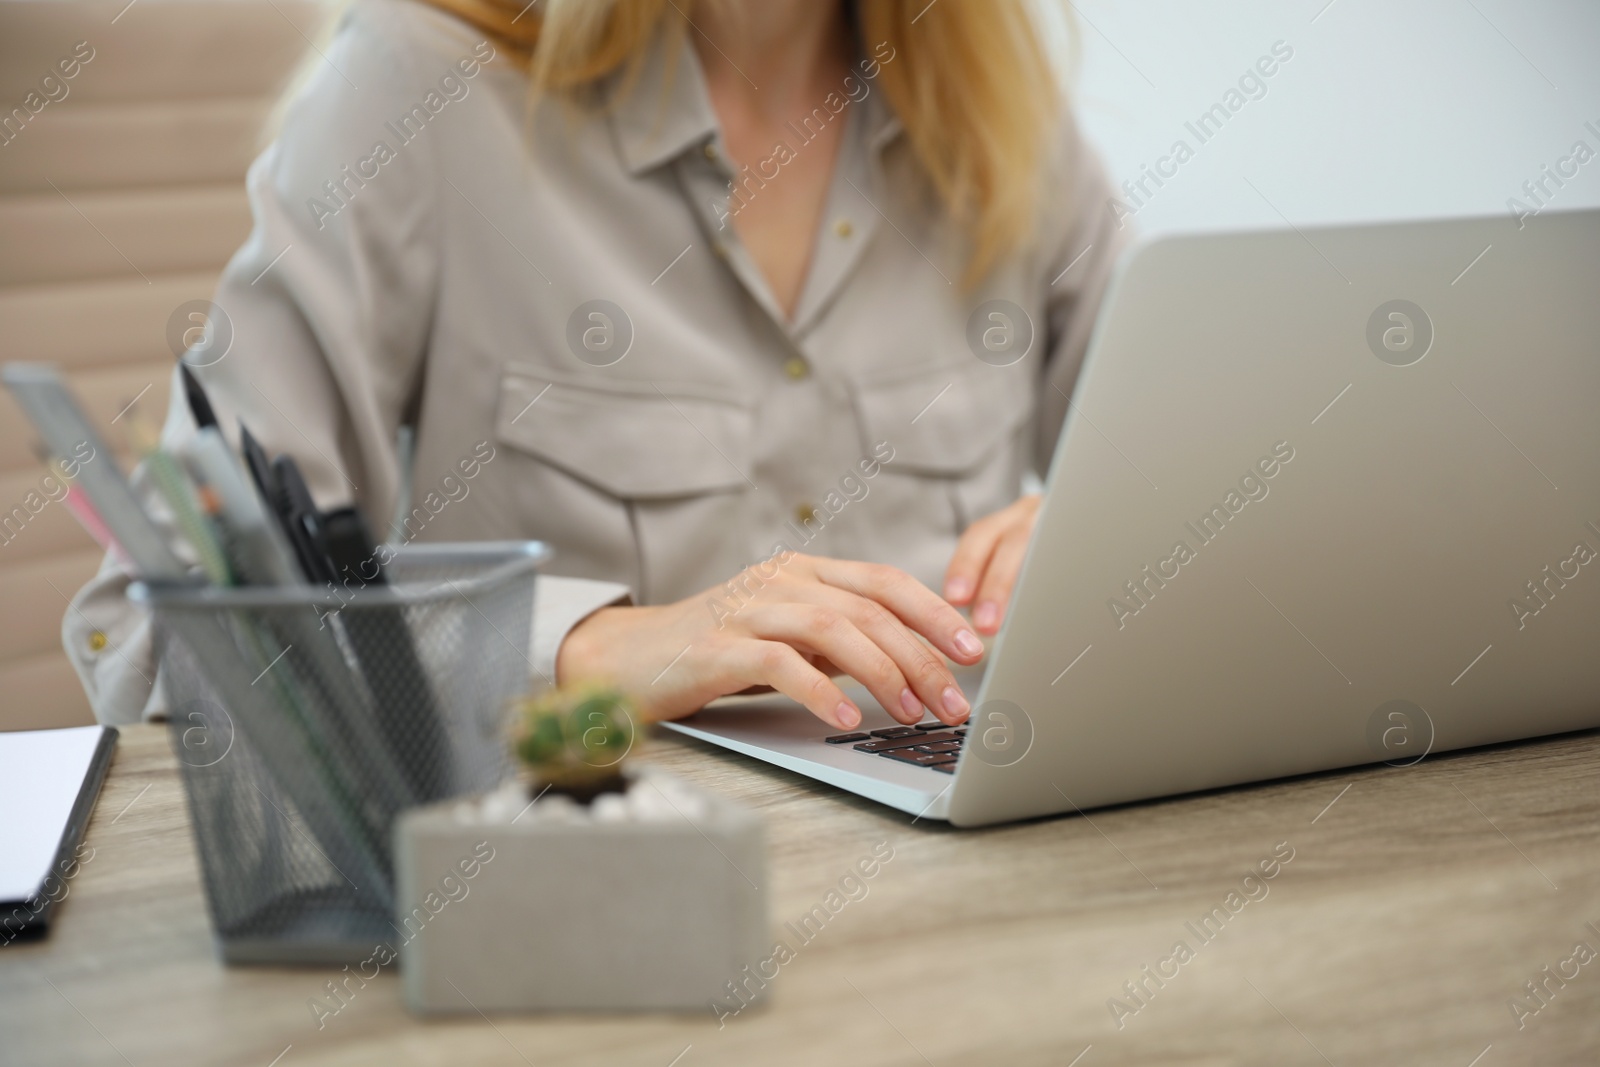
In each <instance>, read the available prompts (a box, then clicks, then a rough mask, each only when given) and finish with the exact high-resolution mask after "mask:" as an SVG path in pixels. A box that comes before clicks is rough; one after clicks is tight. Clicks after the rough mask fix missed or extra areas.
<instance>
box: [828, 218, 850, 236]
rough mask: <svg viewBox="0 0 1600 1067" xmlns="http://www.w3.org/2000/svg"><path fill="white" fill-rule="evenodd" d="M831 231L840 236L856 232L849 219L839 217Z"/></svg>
mask: <svg viewBox="0 0 1600 1067" xmlns="http://www.w3.org/2000/svg"><path fill="white" fill-rule="evenodd" d="M833 232H834V233H836V234H838V235H839V236H840V237H849V236H850V235H851V234H853V233H855V232H856V228H855V227H854V226H852V225H850V220H849V219H840V220H839V221H838V222H836V223H834V224H833Z"/></svg>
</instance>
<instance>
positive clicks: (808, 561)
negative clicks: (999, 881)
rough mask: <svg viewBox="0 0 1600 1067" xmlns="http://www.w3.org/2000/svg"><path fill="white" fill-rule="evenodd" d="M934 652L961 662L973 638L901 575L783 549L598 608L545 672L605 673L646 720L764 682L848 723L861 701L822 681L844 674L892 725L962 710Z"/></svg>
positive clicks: (971, 654) (853, 723) (958, 715)
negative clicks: (696, 581) (718, 582)
mask: <svg viewBox="0 0 1600 1067" xmlns="http://www.w3.org/2000/svg"><path fill="white" fill-rule="evenodd" d="M919 635H920V636H919ZM922 638H926V639H927V641H928V642H931V643H932V645H933V648H931V649H930V648H929V647H928V645H927V644H925V643H924V642H923V640H922ZM935 650H937V651H935ZM941 652H942V653H943V654H944V655H946V656H949V657H950V658H951V659H952V660H955V661H956V662H957V663H961V664H963V665H970V664H973V663H976V662H977V661H978V660H980V659H982V658H983V644H982V642H980V641H979V640H978V638H977V635H975V634H974V633H973V632H972V631H971V630H969V629H968V628H967V624H966V621H965V620H964V619H962V617H961V614H960V612H958V611H956V610H955V609H954V608H952V607H951V606H950V605H949V604H946V603H945V602H944V601H943V600H941V599H940V598H939V597H938V596H937V595H936V594H934V593H933V592H931V591H929V590H928V589H927V587H925V586H924V585H923V584H922V583H921V582H918V581H917V580H916V579H915V578H912V577H911V576H910V575H909V574H906V573H905V572H903V571H900V570H897V569H896V568H894V567H889V566H884V565H881V564H875V563H854V562H850V561H847V560H836V559H826V558H822V557H817V556H805V555H800V554H798V553H793V552H785V553H783V554H781V555H778V556H774V557H772V558H771V559H768V560H766V561H764V562H762V563H758V564H756V565H755V566H752V567H747V568H746V569H745V570H744V571H742V572H740V574H739V575H738V576H737V577H736V578H734V580H733V581H732V582H730V583H728V585H727V586H723V587H713V588H711V589H708V590H706V591H705V592H704V593H701V594H699V595H698V596H692V597H689V598H688V599H686V600H680V601H678V602H677V603H675V604H664V605H661V606H659V607H617V608H602V609H601V610H599V611H597V612H595V613H594V614H593V615H590V616H589V617H588V618H587V619H585V620H583V622H581V623H579V624H578V625H577V626H576V627H574V628H573V629H572V631H571V632H570V633H568V634H567V637H566V640H564V641H563V642H562V643H561V649H560V651H559V653H558V655H557V657H556V675H557V678H558V680H559V681H561V682H563V683H565V682H568V681H571V680H573V679H582V678H605V679H607V680H609V681H610V682H611V683H613V684H615V685H618V686H620V687H621V688H622V689H623V690H624V691H626V692H628V693H629V694H631V695H632V696H633V697H634V699H635V700H636V701H637V702H638V704H639V708H640V711H641V712H642V713H643V714H644V716H645V717H646V718H647V719H652V720H654V719H671V718H677V717H679V716H682V715H688V714H690V713H692V712H694V711H697V710H698V709H700V708H701V707H703V706H704V705H706V704H708V703H710V702H711V701H712V700H715V699H716V698H717V697H720V696H726V695H728V694H729V693H738V692H742V691H744V690H747V689H753V688H755V689H759V688H765V687H771V688H773V689H776V690H778V691H779V692H780V693H783V694H784V695H785V696H789V697H792V698H793V699H795V700H797V701H799V702H800V703H801V704H804V705H805V706H806V708H807V709H808V710H809V711H810V712H811V713H812V714H814V715H816V716H817V718H819V719H821V720H822V721H824V722H826V723H828V724H829V725H831V726H837V727H839V728H840V729H843V730H853V729H855V728H856V727H857V726H859V725H860V724H861V709H859V708H858V707H856V706H855V704H853V703H852V702H851V701H850V700H849V699H848V698H846V697H845V695H844V691H843V690H841V689H840V688H839V687H838V686H837V685H836V684H834V682H833V680H832V678H831V677H829V676H830V675H832V674H848V675H850V676H851V677H852V678H855V679H857V680H858V681H860V682H861V683H862V684H863V685H865V686H866V687H867V689H868V690H869V691H870V692H871V693H872V696H873V697H874V698H875V699H876V700H877V701H878V703H880V704H882V705H883V706H884V708H886V709H887V710H888V712H889V714H890V715H892V716H894V717H895V718H896V719H898V720H899V721H901V722H905V723H913V722H916V721H917V720H918V719H920V718H922V709H923V706H924V705H926V706H927V707H928V708H929V709H931V710H932V711H933V713H934V715H936V716H938V718H939V719H940V720H942V721H944V722H947V723H951V724H955V723H958V722H961V721H963V720H965V719H966V717H967V712H968V711H969V710H970V709H969V706H968V704H967V699H966V697H964V696H963V695H962V693H961V687H960V686H958V685H957V684H956V680H955V677H954V676H953V675H952V674H951V673H950V669H949V667H948V666H947V665H946V664H945V662H944V660H943V659H942V658H941V657H940V656H939V653H941Z"/></svg>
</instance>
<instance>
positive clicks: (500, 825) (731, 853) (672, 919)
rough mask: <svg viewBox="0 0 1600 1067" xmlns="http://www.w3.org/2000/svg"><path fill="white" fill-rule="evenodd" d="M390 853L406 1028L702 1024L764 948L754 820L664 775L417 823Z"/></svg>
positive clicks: (509, 797)
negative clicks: (587, 1014) (445, 1018)
mask: <svg viewBox="0 0 1600 1067" xmlns="http://www.w3.org/2000/svg"><path fill="white" fill-rule="evenodd" d="M395 851H396V866H397V870H396V899H397V915H396V919H395V925H396V928H397V931H398V932H399V933H400V934H401V936H402V939H403V940H404V945H403V947H402V948H401V950H400V970H401V975H402V978H403V983H404V986H405V995H406V1003H407V1006H408V1007H409V1008H410V1009H411V1010H412V1011H414V1012H421V1013H430V1014H432V1013H467V1014H472V1013H476V1012H479V1011H482V1012H486V1013H492V1012H516V1011H587V1010H593V1011H627V1010H641V1011H645V1010H649V1011H663V1010H665V1011H674V1010H682V1011H705V1010H707V1005H708V1004H709V1003H710V1002H711V1001H713V1000H715V999H718V998H721V997H726V996H727V995H728V993H727V989H728V983H729V982H730V981H731V980H733V979H734V978H736V977H737V976H738V975H739V972H740V970H741V969H742V968H743V967H744V966H745V965H746V964H749V963H750V962H751V961H753V960H758V959H760V958H761V957H762V956H763V955H764V954H765V953H766V950H767V948H768V944H767V942H768V941H769V940H770V938H769V932H768V923H767V894H766V849H765V840H764V834H763V828H762V824H761V821H760V819H759V818H758V817H757V816H756V815H755V814H754V813H753V812H750V811H748V810H746V809H744V808H741V807H739V806H737V805H734V804H731V803H729V802H727V801H725V800H722V799H721V798H718V797H716V796H714V795H711V794H709V793H706V792H703V791H701V790H699V789H697V788H695V787H693V786H691V785H688V784H687V783H685V782H683V781H682V780H681V779H677V778H674V777H672V776H670V775H666V774H663V773H661V772H658V771H652V770H643V771H640V772H637V773H635V774H631V775H630V787H629V789H628V791H627V792H626V793H625V794H621V795H619V794H610V795H606V796H602V797H600V798H598V799H596V801H595V802H594V803H593V804H592V805H591V806H589V807H587V808H585V807H580V806H579V805H576V804H574V803H572V802H571V801H570V800H568V799H567V798H566V797H561V796H553V795H546V796H544V797H542V798H541V799H539V800H538V801H536V802H534V803H532V804H531V805H530V804H529V803H528V794H527V792H526V788H525V787H523V786H519V785H515V784H513V785H511V786H508V787H506V788H505V789H503V790H501V791H499V792H496V793H493V794H489V795H488V796H485V797H482V798H477V799H474V800H469V801H455V802H447V803H443V804H437V805H433V806H430V807H425V808H418V809H415V810H413V811H411V812H408V813H407V814H406V815H405V816H403V817H402V818H401V820H400V821H399V823H398V826H397V829H396V849H395Z"/></svg>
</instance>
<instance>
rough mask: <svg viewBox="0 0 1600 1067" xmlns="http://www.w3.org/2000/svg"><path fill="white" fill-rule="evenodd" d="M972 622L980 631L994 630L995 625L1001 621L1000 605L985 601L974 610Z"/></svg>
mask: <svg viewBox="0 0 1600 1067" xmlns="http://www.w3.org/2000/svg"><path fill="white" fill-rule="evenodd" d="M972 621H973V622H974V623H976V624H977V626H978V629H980V630H992V629H994V626H995V623H997V622H999V621H1000V605H998V604H996V603H995V602H994V601H992V600H985V601H984V602H983V603H981V604H979V605H978V606H977V607H975V608H973V609H972Z"/></svg>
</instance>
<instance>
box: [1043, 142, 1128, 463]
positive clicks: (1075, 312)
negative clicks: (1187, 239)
mask: <svg viewBox="0 0 1600 1067" xmlns="http://www.w3.org/2000/svg"><path fill="white" fill-rule="evenodd" d="M1062 143H1063V146H1064V158H1063V163H1062V166H1061V168H1060V170H1059V171H1057V173H1058V174H1060V175H1061V177H1060V178H1058V179H1057V181H1056V182H1055V183H1054V184H1055V187H1056V188H1057V189H1058V190H1062V191H1063V192H1064V193H1065V195H1063V196H1060V197H1058V198H1057V202H1058V203H1060V204H1061V205H1063V206H1062V208H1061V209H1060V213H1059V214H1057V215H1056V217H1055V218H1054V219H1053V220H1052V224H1051V227H1050V228H1051V230H1053V231H1054V241H1053V247H1050V248H1048V249H1047V255H1046V259H1045V268H1046V278H1045V283H1046V284H1047V285H1048V286H1049V290H1048V294H1047V298H1046V302H1045V304H1046V307H1047V309H1048V312H1047V314H1048V317H1049V321H1048V323H1047V327H1046V330H1047V337H1048V339H1049V342H1048V343H1049V349H1048V351H1047V357H1046V361H1045V370H1044V384H1043V392H1042V395H1041V396H1040V398H1039V421H1038V438H1037V440H1036V441H1035V448H1034V463H1035V464H1036V466H1037V469H1038V471H1039V473H1040V474H1041V475H1042V474H1043V473H1044V472H1046V471H1047V470H1049V468H1050V460H1051V457H1052V456H1054V455H1055V448H1056V439H1057V438H1058V437H1060V435H1061V427H1062V424H1063V422H1064V420H1065V419H1066V416H1067V407H1068V402H1069V400H1070V398H1071V396H1072V389H1073V386H1074V385H1075V384H1076V383H1077V380H1078V372H1079V371H1080V370H1082V368H1083V358H1084V355H1085V354H1086V352H1087V351H1088V348H1089V338H1090V335H1091V334H1092V333H1093V332H1094V324H1095V319H1096V318H1097V317H1098V315H1099V312H1100V306H1101V303H1102V301H1103V299H1104V297H1105V294H1106V288H1107V286H1108V285H1109V284H1110V281H1111V275H1112V272H1113V270H1114V268H1115V267H1116V265H1117V260H1118V258H1119V257H1120V256H1121V254H1122V252H1123V251H1124V249H1126V248H1127V246H1128V245H1129V244H1130V243H1131V242H1132V240H1133V237H1134V230H1133V228H1132V227H1131V226H1128V225H1127V224H1126V221H1127V220H1126V219H1121V218H1118V217H1117V213H1116V212H1114V211H1113V210H1112V209H1111V205H1112V202H1113V198H1114V193H1113V190H1112V187H1111V182H1110V179H1109V178H1107V176H1106V171H1105V166H1104V164H1103V163H1102V162H1101V160H1100V157H1099V154H1098V153H1096V152H1095V151H1094V149H1093V148H1092V147H1091V146H1090V145H1089V144H1088V142H1086V141H1085V140H1084V139H1083V136H1082V134H1081V133H1080V132H1079V131H1078V128H1077V124H1076V123H1075V122H1073V121H1071V120H1070V119H1069V121H1068V122H1067V124H1066V133H1065V135H1064V137H1063V138H1062ZM1048 197H1049V194H1048V193H1047V198H1048Z"/></svg>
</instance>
